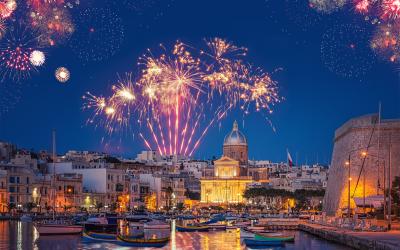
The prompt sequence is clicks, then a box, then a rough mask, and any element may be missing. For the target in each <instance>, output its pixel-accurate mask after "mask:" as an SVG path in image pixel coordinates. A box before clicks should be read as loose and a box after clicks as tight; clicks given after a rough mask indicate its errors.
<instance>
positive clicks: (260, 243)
mask: <svg viewBox="0 0 400 250" xmlns="http://www.w3.org/2000/svg"><path fill="white" fill-rule="evenodd" d="M244 243H245V244H246V246H248V247H278V246H284V245H285V243H284V242H283V241H270V240H255V239H244Z"/></svg>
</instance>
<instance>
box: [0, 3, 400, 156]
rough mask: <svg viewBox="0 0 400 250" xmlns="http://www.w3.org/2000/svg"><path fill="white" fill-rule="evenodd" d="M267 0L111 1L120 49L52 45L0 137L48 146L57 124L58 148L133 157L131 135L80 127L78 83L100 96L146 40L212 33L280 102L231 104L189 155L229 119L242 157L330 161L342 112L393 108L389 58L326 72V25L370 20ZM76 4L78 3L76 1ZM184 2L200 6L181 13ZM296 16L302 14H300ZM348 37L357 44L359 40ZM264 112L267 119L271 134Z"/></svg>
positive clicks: (202, 149) (216, 147) (4, 119)
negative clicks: (103, 56)
mask: <svg viewBox="0 0 400 250" xmlns="http://www.w3.org/2000/svg"><path fill="white" fill-rule="evenodd" d="M271 2H272V1H257V2H254V3H253V4H251V5H245V6H242V5H234V4H226V3H223V2H221V3H217V4H214V5H213V8H208V7H207V6H208V5H207V3H201V4H200V3H185V2H184V1H168V3H166V4H165V6H161V5H157V6H156V7H155V6H150V8H149V10H148V11H149V13H142V14H140V15H137V16H130V15H129V13H130V12H129V11H127V10H123V9H121V8H120V6H114V7H112V8H110V9H111V10H112V11H113V13H114V14H115V15H117V16H118V18H121V20H122V23H123V27H124V41H123V42H122V43H121V45H120V49H119V50H118V51H116V52H115V54H114V55H113V56H110V57H109V59H107V60H105V61H101V60H100V61H96V62H93V61H86V62H82V60H81V58H80V56H82V55H81V54H79V55H76V53H71V50H72V51H74V50H75V49H76V46H75V47H73V48H72V49H71V48H70V47H69V46H60V47H58V48H57V49H54V50H52V51H51V55H50V53H49V57H48V59H47V61H46V66H45V68H44V69H41V71H40V73H37V74H32V78H31V79H30V80H28V81H25V82H23V83H22V84H23V89H22V91H21V96H20V98H21V100H20V101H19V102H18V103H16V105H14V106H13V107H11V108H10V111H9V112H7V113H4V114H1V116H0V138H1V140H4V141H8V142H11V143H14V144H16V145H18V147H22V148H27V149H29V148H34V149H36V150H39V149H47V150H49V149H51V130H52V129H56V130H57V151H58V152H59V153H62V152H66V151H67V150H69V149H76V150H91V151H104V152H108V153H110V154H113V155H122V156H129V157H134V156H135V155H136V153H139V152H140V151H142V150H146V146H145V144H144V143H143V141H142V140H141V139H140V137H139V136H138V134H137V133H136V134H134V133H124V134H115V135H112V137H111V139H110V138H109V137H108V136H107V133H106V132H105V131H104V130H103V129H102V128H99V127H98V128H95V127H94V126H90V125H87V124H86V121H87V119H88V117H89V116H90V114H88V113H85V112H82V99H81V97H82V96H83V95H84V94H85V93H86V91H91V92H92V91H95V92H97V93H98V94H101V93H104V94H109V93H107V91H108V90H109V89H110V86H111V85H112V84H115V81H116V79H117V74H120V75H123V74H125V72H128V71H133V72H134V73H135V72H137V71H138V70H139V68H138V67H137V66H136V65H135V64H136V62H137V58H138V57H140V56H141V55H142V54H144V53H145V52H146V49H147V48H156V47H157V45H158V44H159V43H163V44H166V45H172V44H174V42H175V41H176V40H182V41H184V42H188V43H190V44H192V45H193V46H196V47H200V46H201V43H202V41H203V39H204V38H207V39H209V38H212V37H221V38H223V39H227V40H228V41H232V42H233V43H234V44H235V45H237V46H244V47H246V48H248V50H249V51H248V55H247V58H248V59H249V61H251V62H252V63H254V64H255V65H257V66H260V67H262V68H264V69H265V70H266V71H267V72H269V73H271V75H272V78H273V79H274V80H276V81H277V82H278V88H279V93H280V95H281V96H282V97H283V98H284V100H283V101H282V102H281V103H279V104H277V105H276V106H275V107H274V113H273V114H272V115H268V116H264V115H262V114H260V113H256V112H255V113H251V114H249V115H247V116H243V115H242V113H241V112H240V111H234V112H232V113H231V114H230V115H229V116H228V117H227V118H226V119H223V120H222V121H221V122H219V123H217V124H215V125H214V126H212V127H211V128H210V129H209V131H208V133H207V134H206V136H205V137H204V139H203V140H202V143H201V144H200V146H199V148H198V149H197V151H196V152H195V153H194V157H195V158H199V159H204V158H205V159H208V158H211V157H212V156H217V157H219V156H220V155H221V154H222V150H221V148H220V143H221V142H222V141H223V138H224V136H225V135H226V134H227V133H228V132H229V131H230V128H231V124H232V123H233V121H234V120H238V123H239V126H240V129H241V130H242V131H243V132H244V133H245V134H246V137H247V138H248V143H249V148H250V149H251V150H250V152H251V154H250V155H249V158H250V159H253V158H254V159H268V160H272V161H285V160H286V150H287V149H288V150H289V151H290V153H291V154H292V156H293V157H294V158H296V155H297V154H298V156H299V157H298V162H299V163H306V161H307V162H309V163H310V162H317V161H319V162H320V163H324V164H329V163H330V159H331V152H332V146H333V144H332V140H333V138H334V131H335V129H337V128H338V127H340V126H341V125H342V124H343V123H344V122H346V121H347V120H348V119H350V118H353V117H358V116H362V115H366V114H370V113H377V111H378V103H379V102H382V107H383V113H382V116H383V118H385V119H386V118H396V117H399V116H400V103H399V101H398V100H399V84H398V75H397V69H396V66H394V65H390V63H387V62H384V61H383V60H380V59H378V58H377V56H372V57H371V58H370V57H369V56H370V55H369V53H368V52H365V53H361V56H362V58H363V59H365V58H367V60H368V59H371V60H370V61H371V64H372V66H370V65H369V64H370V63H368V64H365V65H364V66H365V68H364V66H363V67H362V68H363V69H362V70H361V71H362V72H358V71H357V74H355V75H352V76H348V75H346V76H344V77H343V76H338V74H336V73H337V72H332V70H331V68H329V65H328V67H326V66H327V65H326V57H324V56H323V55H321V46H323V44H321V40H323V38H324V36H327V35H330V33H329V31H330V29H339V28H340V27H341V26H340V25H342V24H346V25H347V24H351V25H354V24H356V25H358V26H362V27H363V28H364V29H366V30H367V33H365V34H370V33H372V32H373V27H372V26H371V25H369V24H367V23H365V22H364V21H363V20H362V18H361V17H360V16H357V15H355V14H354V13H347V12H346V11H337V12H335V13H333V14H330V15H328V16H319V15H318V17H317V18H318V20H319V21H320V23H319V24H316V25H314V24H313V23H312V22H313V20H315V19H313V18H316V17H314V16H313V12H312V11H314V10H312V9H310V10H304V9H303V8H301V6H297V5H296V4H293V5H291V4H289V3H288V2H287V1H285V2H283V3H271ZM294 2H298V1H294ZM108 4H109V3H106V1H104V3H99V5H98V6H96V7H107V8H108V6H109V5H108ZM83 5H84V4H83ZM83 5H82V6H77V8H85V7H86V6H83ZM298 5H299V4H298ZM188 8H192V9H197V10H199V11H198V12H196V13H194V12H193V13H192V12H187V11H184V10H187V9H188ZM221 10H224V12H223V14H221ZM154 13H156V14H154ZM203 13H207V17H208V18H204V16H203ZM88 14H90V13H88ZM303 14H304V15H305V16H306V17H305V18H307V17H308V18H309V19H308V20H306V19H304V20H303V19H301V16H302V15H303ZM73 15H75V14H74V13H73ZM153 16H156V17H157V18H153ZM74 17H76V16H74ZM238 17H240V18H238ZM287 17H290V18H287ZM299 18H300V19H299ZM181 20H185V22H181ZM232 20H233V21H232ZM235 20H236V21H235ZM299 20H300V21H301V20H303V23H299ZM339 20H341V21H340V22H339ZM133 23H134V24H133ZM333 31H334V30H333ZM137 34H140V36H138V35H137ZM78 35H80V36H82V34H78ZM271 37H272V38H273V39H271ZM354 42H355V43H356V45H359V46H364V45H365V42H364V41H362V40H358V41H354ZM338 43H339V41H338ZM366 51H367V50H366ZM59 58H62V60H61V59H59ZM324 60H325V61H324ZM60 66H65V67H67V68H68V69H69V71H70V74H71V75H70V79H69V81H68V82H66V83H64V84H61V83H58V82H57V81H56V80H55V79H54V70H55V69H56V68H58V67H60ZM355 66H357V64H355ZM364 71H366V72H365V73H363V72H364ZM272 72H273V73H272ZM353 73H354V70H353ZM359 73H360V74H359ZM361 73H363V74H361ZM349 107H351V108H349ZM265 117H267V118H268V119H270V120H271V123H272V125H273V127H274V128H275V132H274V129H273V128H272V127H271V125H270V123H269V122H268V121H267V120H266V119H265ZM243 125H244V126H243ZM134 126H136V124H134ZM103 137H104V139H103Z"/></svg>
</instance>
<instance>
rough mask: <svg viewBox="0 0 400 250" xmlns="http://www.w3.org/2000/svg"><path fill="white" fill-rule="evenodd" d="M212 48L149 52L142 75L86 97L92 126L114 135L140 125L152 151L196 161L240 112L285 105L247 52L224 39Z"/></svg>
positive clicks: (177, 46) (184, 46)
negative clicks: (210, 138)
mask: <svg viewBox="0 0 400 250" xmlns="http://www.w3.org/2000/svg"><path fill="white" fill-rule="evenodd" d="M206 45H207V47H206V49H204V50H197V49H195V48H193V47H191V46H189V45H187V44H184V43H182V42H179V41H178V42H177V43H176V44H175V45H174V46H173V48H172V49H171V51H169V50H167V49H166V48H165V47H164V46H163V45H160V49H159V50H158V52H157V53H155V52H153V51H151V50H148V51H147V53H146V54H145V55H143V56H142V57H141V58H140V59H139V63H138V65H139V67H141V73H140V74H139V75H138V76H137V77H136V78H133V77H132V75H131V74H127V75H126V77H125V78H122V80H121V79H119V81H118V83H117V84H115V85H113V86H112V88H111V91H112V94H111V95H110V97H106V98H104V97H97V96H95V95H92V94H91V93H89V92H88V93H87V94H86V95H85V96H84V100H85V104H84V109H90V110H92V111H93V115H92V117H91V118H90V119H89V120H88V121H89V123H95V124H96V125H100V126H104V127H105V128H106V130H107V131H108V132H109V133H114V132H117V131H125V130H126V129H127V128H128V129H130V128H132V127H134V126H135V125H137V124H139V127H140V128H139V131H138V134H139V136H140V138H141V139H142V140H143V142H144V144H145V145H146V147H147V148H148V149H150V150H154V149H155V150H157V151H158V152H159V153H160V154H161V155H185V156H191V155H192V154H193V153H194V152H195V150H196V149H197V148H198V147H199V145H200V144H201V141H202V140H203V138H204V137H205V136H206V134H207V132H208V131H209V129H210V128H211V127H212V126H213V125H215V124H216V123H218V122H220V121H221V120H222V119H223V118H225V117H226V116H227V115H228V114H229V112H230V111H232V110H233V109H234V108H240V110H242V111H243V113H244V114H248V113H250V112H252V111H255V112H263V111H266V112H264V113H267V114H269V113H272V107H273V105H274V104H275V103H278V102H279V101H280V97H279V96H278V89H277V83H276V82H275V81H274V80H272V78H271V76H270V75H269V74H268V73H266V72H264V71H263V70H261V69H259V68H255V67H253V66H251V65H250V64H248V63H247V62H245V61H244V59H245V56H246V54H247V49H246V48H243V47H237V46H235V45H234V44H232V43H230V42H228V41H226V40H223V39H220V38H215V39H212V40H210V41H206ZM253 68H254V69H253ZM133 79H136V81H134V80H133ZM135 127H136V126H135ZM143 130H144V131H143Z"/></svg>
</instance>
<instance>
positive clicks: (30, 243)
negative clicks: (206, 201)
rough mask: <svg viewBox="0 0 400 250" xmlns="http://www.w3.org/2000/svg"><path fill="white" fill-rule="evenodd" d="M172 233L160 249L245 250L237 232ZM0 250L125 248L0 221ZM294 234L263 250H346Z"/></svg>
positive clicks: (329, 243)
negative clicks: (292, 240) (282, 243)
mask: <svg viewBox="0 0 400 250" xmlns="http://www.w3.org/2000/svg"><path fill="white" fill-rule="evenodd" d="M171 226H172V233H171V241H170V243H169V244H168V245H167V246H165V247H164V248H162V249H171V250H180V249H185V250H186V249H187V250H190V249H196V250H197V249H202V250H208V249H219V250H231V249H235V250H239V249H248V248H246V246H244V245H243V244H241V241H240V233H239V232H238V231H237V230H230V231H214V232H201V233H200V232H199V233H189V232H187V233H186V232H175V224H174V223H172V225H171ZM0 232H1V233H0V249H16V250H25V249H40V250H47V249H49V250H53V249H55V250H58V249H60V250H64V249H85V250H86V249H110V250H111V249H113V250H115V249H118V250H120V249H121V250H125V249H129V248H127V247H119V246H116V245H114V244H109V243H101V244H99V243H90V244H87V243H84V242H83V241H82V239H81V237H80V236H78V235H67V236H41V237H39V235H38V233H37V231H36V230H35V229H34V227H33V225H32V223H21V222H17V221H11V222H9V221H0ZM145 233H146V235H148V236H149V235H150V236H151V235H153V234H156V235H160V236H164V237H165V234H169V232H168V231H165V230H164V231H163V230H146V232H145ZM290 233H291V234H295V237H296V241H295V243H288V244H286V245H285V247H283V248H266V249H274V250H275V249H286V250H295V249H296V250H298V249H301V250H303V249H324V250H338V249H349V248H345V247H343V246H341V245H336V244H333V243H331V242H328V241H325V240H321V239H319V238H316V237H314V236H312V235H309V234H306V233H303V232H300V231H296V232H294V231H292V232H290Z"/></svg>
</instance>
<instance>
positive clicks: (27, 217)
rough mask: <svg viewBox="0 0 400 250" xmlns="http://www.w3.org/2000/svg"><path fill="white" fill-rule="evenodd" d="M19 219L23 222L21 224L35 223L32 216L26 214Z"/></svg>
mask: <svg viewBox="0 0 400 250" xmlns="http://www.w3.org/2000/svg"><path fill="white" fill-rule="evenodd" d="M19 219H20V220H21V222H32V221H33V218H32V216H31V215H29V214H24V215H22V216H21V218H19Z"/></svg>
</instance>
